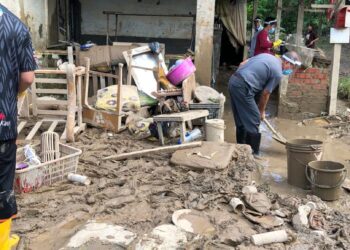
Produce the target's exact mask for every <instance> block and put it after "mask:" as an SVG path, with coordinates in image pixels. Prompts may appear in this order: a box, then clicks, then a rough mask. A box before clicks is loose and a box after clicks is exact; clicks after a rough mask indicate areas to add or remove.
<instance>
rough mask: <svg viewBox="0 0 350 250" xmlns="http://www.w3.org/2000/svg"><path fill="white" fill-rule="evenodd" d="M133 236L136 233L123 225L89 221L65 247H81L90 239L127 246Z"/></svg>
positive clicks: (134, 236)
mask: <svg viewBox="0 0 350 250" xmlns="http://www.w3.org/2000/svg"><path fill="white" fill-rule="evenodd" d="M135 238H136V235H135V234H134V233H132V232H129V231H127V230H126V229H125V228H123V227H120V226H114V225H109V224H106V223H96V222H94V221H91V222H89V223H88V224H86V225H85V226H84V228H83V229H82V230H80V231H79V232H77V233H76V234H75V235H74V236H73V237H72V238H71V239H70V240H69V243H68V245H67V247H68V248H81V247H82V246H83V245H84V244H86V243H88V242H89V241H92V240H94V241H95V240H99V241H101V242H102V243H112V244H115V245H118V246H122V247H127V246H128V245H130V243H131V242H132V241H133V240H134V239H135Z"/></svg>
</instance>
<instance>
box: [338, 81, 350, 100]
mask: <svg viewBox="0 0 350 250" xmlns="http://www.w3.org/2000/svg"><path fill="white" fill-rule="evenodd" d="M338 94H339V97H340V98H344V99H345V98H347V99H350V77H340V78H339V89H338Z"/></svg>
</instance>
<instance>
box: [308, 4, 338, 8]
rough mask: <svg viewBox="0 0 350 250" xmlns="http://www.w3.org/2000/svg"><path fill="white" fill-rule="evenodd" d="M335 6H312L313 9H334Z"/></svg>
mask: <svg viewBox="0 0 350 250" xmlns="http://www.w3.org/2000/svg"><path fill="white" fill-rule="evenodd" d="M334 7H335V5H334V4H311V8H312V9H333V8H334Z"/></svg>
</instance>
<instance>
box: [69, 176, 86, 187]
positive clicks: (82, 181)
mask: <svg viewBox="0 0 350 250" xmlns="http://www.w3.org/2000/svg"><path fill="white" fill-rule="evenodd" d="M68 180H70V181H72V182H78V183H80V184H83V185H85V186H89V185H90V184H91V181H90V179H89V178H88V177H87V176H84V175H80V174H73V173H69V174H68Z"/></svg>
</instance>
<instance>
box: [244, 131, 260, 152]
mask: <svg viewBox="0 0 350 250" xmlns="http://www.w3.org/2000/svg"><path fill="white" fill-rule="evenodd" d="M246 142H247V144H248V145H250V147H251V148H252V150H253V154H254V155H256V156H259V153H260V143H261V134H260V133H257V134H249V133H248V134H247V141H246Z"/></svg>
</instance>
